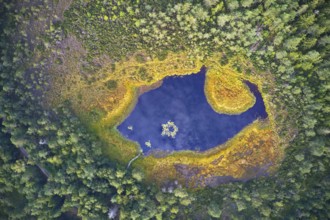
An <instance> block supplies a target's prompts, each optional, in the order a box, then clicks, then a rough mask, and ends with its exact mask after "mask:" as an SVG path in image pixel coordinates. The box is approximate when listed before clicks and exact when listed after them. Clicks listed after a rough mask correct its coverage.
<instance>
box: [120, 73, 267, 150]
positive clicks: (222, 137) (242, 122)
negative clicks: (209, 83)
mask: <svg viewBox="0 0 330 220" xmlns="http://www.w3.org/2000/svg"><path fill="white" fill-rule="evenodd" d="M204 83H205V68H203V69H202V70H201V71H200V72H199V73H198V74H191V75H187V76H174V77H167V78H165V79H164V80H163V84H162V86H161V87H159V88H157V89H154V90H151V91H149V92H146V93H144V94H142V95H141V96H140V97H139V99H138V102H137V104H136V106H135V108H134V110H133V112H132V113H131V114H130V115H129V116H128V117H127V118H126V119H125V121H124V122H123V123H122V124H120V125H119V126H118V130H119V131H120V132H121V134H122V135H123V136H124V137H126V138H128V139H130V140H133V141H136V142H138V143H139V144H140V146H141V148H142V149H143V152H144V153H148V152H149V151H150V150H157V151H159V150H161V151H180V150H194V151H196V150H197V151H205V150H208V149H210V148H213V147H215V146H217V145H219V144H222V143H225V142H226V141H227V140H228V139H230V138H232V137H233V136H235V135H236V134H237V133H238V132H239V131H241V130H242V129H243V128H244V127H245V126H247V125H249V124H250V123H252V122H253V121H254V120H256V119H257V118H267V113H266V110H265V105H264V102H263V99H262V97H261V94H260V92H259V91H258V88H257V86H256V85H255V84H252V83H250V82H247V81H246V82H245V83H246V84H247V85H248V87H249V88H250V90H251V92H253V94H254V95H255V97H256V103H255V105H254V106H253V107H252V108H250V109H249V110H247V111H246V112H243V113H242V114H240V115H226V114H219V113H217V112H215V111H214V110H213V109H212V107H211V106H210V105H209V103H208V102H207V100H206V97H205V94H204ZM169 120H171V121H173V122H174V123H175V125H176V126H177V127H178V129H179V130H178V132H177V134H176V137H175V138H171V137H168V136H162V135H161V133H162V124H165V123H167V122H168V121H169ZM129 126H132V127H133V130H130V129H128V127H129ZM149 140H150V143H151V148H149V147H147V146H146V145H145V142H146V141H149Z"/></svg>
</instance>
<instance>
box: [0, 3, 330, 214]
mask: <svg viewBox="0 0 330 220" xmlns="http://www.w3.org/2000/svg"><path fill="white" fill-rule="evenodd" d="M329 16H330V2H329V1H326V0H313V1H309V0H300V1H293V0H183V1H177V0H158V1H153V0H129V1H124V0H116V1H115V0H73V1H66V0H38V1H32V0H23V1H19V0H0V30H1V31H0V53H1V58H0V60H1V61H0V128H1V129H0V219H217V218H220V219H330V208H329V207H330V175H329V174H330V148H329V143H330V142H329V135H330V105H329V104H330V92H329V90H330V74H329V71H330V66H329V64H330V62H329V50H330V45H329V44H330V36H329V30H330V19H329ZM70 39H75V41H76V42H79V43H80V45H81V46H80V47H81V48H83V49H80V50H83V51H84V52H83V53H84V55H83V56H79V55H77V56H78V58H77V59H76V60H75V62H77V63H79V65H80V66H81V75H82V77H83V78H84V79H86V80H87V81H88V82H90V83H93V82H95V81H96V80H97V79H99V78H102V77H103V76H102V75H100V74H99V73H100V71H99V70H100V69H102V67H103V66H104V65H106V64H105V63H115V62H117V61H121V60H125V59H128V57H130V56H132V54H136V53H137V52H139V51H143V54H142V55H139V54H138V55H136V57H135V58H136V60H137V61H138V62H144V60H145V59H146V57H149V56H150V57H152V58H155V57H156V58H157V59H159V60H164V59H166V57H167V56H168V54H169V53H180V52H186V53H188V54H189V56H190V57H191V59H199V60H204V59H207V58H208V57H210V56H212V55H213V54H216V53H217V54H219V53H221V54H222V55H221V57H219V60H218V62H219V63H221V64H226V63H228V62H232V63H233V68H234V69H235V70H236V71H238V72H243V73H244V74H252V73H254V72H260V71H263V72H269V73H271V75H272V76H273V78H274V80H275V82H276V85H275V88H272V89H270V88H265V89H269V94H271V97H272V100H271V104H272V106H274V108H276V110H277V113H278V114H276V115H275V121H276V124H277V126H278V128H279V130H278V132H279V135H280V137H283V139H285V140H286V141H287V145H288V146H287V147H286V149H285V158H284V160H283V161H282V163H281V166H280V167H279V169H278V171H277V172H276V173H275V174H273V175H270V176H260V177H258V178H255V179H252V180H249V181H246V182H231V183H227V184H221V185H219V186H216V187H206V188H203V189H189V188H185V187H181V185H179V184H177V183H176V182H169V183H167V184H165V185H164V186H162V187H159V186H157V185H154V184H150V183H148V184H147V183H146V182H144V181H143V179H144V174H143V172H141V171H140V170H139V169H138V168H134V167H133V168H130V169H127V167H126V166H125V165H123V164H120V163H116V162H114V161H112V160H110V159H109V158H108V157H107V156H106V155H105V154H104V153H103V152H102V147H101V146H102V145H103V143H102V142H101V141H100V140H99V139H98V137H97V136H96V135H95V134H94V133H93V132H91V131H90V129H89V128H88V127H87V126H86V123H85V122H84V121H83V120H80V118H79V117H78V115H77V114H75V112H74V111H73V110H72V109H73V108H72V106H71V104H72V103H70V101H67V100H66V101H63V102H61V103H60V104H57V105H56V106H53V105H51V104H49V101H48V98H49V96H48V94H49V93H50V91H52V83H53V78H52V75H51V72H52V71H54V69H53V66H54V65H59V64H61V63H63V62H65V60H64V58H65V54H64V53H69V55H70V56H74V54H73V52H74V50H75V49H76V50H78V51H79V48H78V46H76V48H73V47H72V48H71V49H70V48H69V49H68V48H66V47H67V44H68V43H67V42H68V41H69V40H70ZM77 48H78V49H77ZM70 52H72V54H70ZM63 54H64V55H63ZM238 57H239V58H238ZM239 59H244V60H248V61H249V62H251V63H252V64H253V67H251V68H247V66H245V65H241V62H239ZM77 65H78V64H77ZM113 68H116V67H115V65H113ZM144 71H146V72H147V70H144ZM140 73H141V74H144V73H145V72H140ZM107 86H109V87H111V88H112V87H116V86H117V83H116V81H110V83H109V84H108V85H107ZM288 137H289V138H288Z"/></svg>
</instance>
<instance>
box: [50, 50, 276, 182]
mask: <svg viewBox="0 0 330 220" xmlns="http://www.w3.org/2000/svg"><path fill="white" fill-rule="evenodd" d="M217 56H218V55H214V56H213V57H211V58H209V59H207V60H203V61H202V60H197V59H194V60H192V59H190V58H189V56H188V54H185V53H170V54H168V55H167V58H166V59H165V60H158V59H157V58H151V57H148V56H146V55H144V54H143V53H142V52H141V53H137V54H134V55H132V56H131V57H130V58H128V59H126V60H122V61H120V62H116V63H111V64H107V65H104V66H103V68H102V69H100V70H99V71H97V72H96V73H95V75H96V76H97V77H94V78H93V79H94V80H91V79H90V78H83V77H81V76H80V73H79V67H77V66H75V65H74V63H73V61H74V60H72V61H71V62H70V58H68V60H67V61H66V62H65V63H64V64H62V65H66V66H67V67H68V68H67V69H69V70H70V71H71V72H67V73H65V69H66V68H65V66H64V67H61V66H58V67H56V66H55V69H54V76H53V82H54V85H53V89H52V91H51V92H50V95H49V100H50V103H51V105H53V106H56V105H57V104H59V103H62V102H64V101H65V100H69V101H70V103H71V106H72V109H73V110H74V111H75V112H76V114H77V115H78V116H79V117H80V118H81V119H82V121H83V122H85V124H86V126H87V127H89V128H90V131H91V132H93V133H94V134H95V135H97V136H98V137H99V138H100V139H101V141H102V142H103V150H104V153H106V154H107V155H109V158H110V159H111V160H114V161H117V162H119V163H122V164H123V165H125V164H127V163H128V162H129V161H130V160H131V159H132V158H134V157H135V156H136V155H138V154H139V152H140V148H139V145H138V144H137V143H134V142H132V141H129V140H127V139H125V138H124V137H122V136H121V134H120V133H119V132H118V131H117V129H116V126H117V125H119V124H120V123H121V122H122V121H123V120H124V119H125V118H126V117H127V115H129V114H130V112H131V111H132V110H133V108H134V106H135V104H136V102H137V99H138V96H139V95H140V94H141V93H143V92H145V91H148V90H150V89H153V88H156V87H158V86H160V85H161V81H162V79H163V78H164V77H166V76H173V75H186V74H192V73H198V72H199V70H200V69H201V67H202V66H203V65H204V66H205V67H206V68H207V74H206V82H205V94H206V97H207V100H208V102H209V103H210V105H211V106H212V107H213V109H214V110H215V111H217V112H220V113H226V114H239V113H241V112H244V111H246V110H247V109H249V108H250V107H252V106H253V105H254V103H255V97H254V96H253V94H252V93H251V92H250V90H249V88H248V87H247V86H246V85H245V84H244V82H243V80H249V81H251V82H253V83H256V84H257V85H258V86H259V89H261V88H262V77H261V76H257V75H253V74H250V75H248V74H245V73H237V72H235V71H233V70H232V68H231V64H230V63H229V64H227V65H226V66H221V65H220V64H219V62H217V60H218V58H217ZM137 57H138V59H137ZM236 62H237V60H236ZM242 62H243V61H242ZM247 65H248V64H247ZM59 69H60V70H63V71H62V72H61V75H56V72H59V71H58V70H59ZM68 87H70V88H68ZM261 93H262V90H261ZM54 94H55V95H54ZM267 98H269V97H268V96H264V101H265V104H266V109H267V112H268V114H269V115H270V117H269V119H268V120H264V121H261V120H256V121H255V122H254V123H252V124H251V125H249V126H247V127H246V128H245V129H243V130H242V131H241V132H240V133H239V134H237V135H236V136H235V137H234V138H232V139H231V140H229V141H227V142H226V143H225V144H223V145H220V146H217V147H215V148H212V149H210V150H208V151H206V152H203V153H199V152H186V151H185V152H175V153H173V154H170V155H167V156H164V157H161V158H156V157H155V156H146V157H140V158H139V159H137V160H136V161H135V162H134V163H133V166H137V167H140V168H141V169H143V170H144V171H145V176H146V178H147V180H149V181H156V182H158V183H161V182H162V181H164V180H165V179H168V178H173V179H179V180H180V181H182V182H187V181H188V182H189V184H190V185H191V186H192V185H193V184H197V183H198V184H199V185H200V186H203V185H205V184H206V183H205V182H207V181H209V178H211V177H212V176H232V177H234V178H249V177H252V176H253V175H255V170H257V169H265V170H267V171H270V170H272V169H274V167H276V164H277V162H278V161H280V160H281V158H282V150H281V149H280V148H279V147H278V142H279V140H278V136H277V134H276V132H275V130H276V129H275V127H274V126H275V124H274V122H273V121H272V116H271V110H270V109H269V108H270V106H269V105H268V104H267ZM269 110H270V111H269ZM269 164H272V166H269V167H267V166H268V165H269Z"/></svg>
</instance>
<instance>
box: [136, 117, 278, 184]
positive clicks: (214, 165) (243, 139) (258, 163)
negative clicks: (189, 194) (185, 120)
mask: <svg viewBox="0 0 330 220" xmlns="http://www.w3.org/2000/svg"><path fill="white" fill-rule="evenodd" d="M277 142H278V137H277V135H276V134H275V133H274V132H273V131H272V129H271V127H270V126H269V122H267V121H258V120H257V121H255V122H254V123H253V124H251V125H249V126H247V127H246V128H245V129H243V130H242V131H241V132H240V133H239V134H238V135H236V136H235V137H234V138H232V139H231V140H229V141H228V142H226V143H225V144H224V145H220V146H218V147H215V148H213V149H210V150H208V151H205V152H203V153H197V152H191V151H184V152H177V153H173V154H171V155H168V156H165V157H163V158H156V157H155V156H148V157H145V158H141V159H139V160H138V161H137V162H136V164H135V166H139V167H144V169H145V171H146V173H147V180H148V181H151V182H157V183H162V182H163V181H165V180H167V179H178V180H179V181H181V182H182V183H183V184H184V183H188V186H190V187H203V186H205V185H208V182H210V181H211V178H212V177H215V176H231V177H233V178H235V179H250V178H253V177H255V176H257V175H258V174H260V172H263V173H265V172H272V171H273V170H274V169H275V167H276V165H277V164H278V162H279V161H281V159H282V157H283V152H282V151H281V150H280V149H279V148H277V147H276V146H277Z"/></svg>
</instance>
